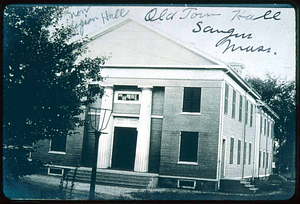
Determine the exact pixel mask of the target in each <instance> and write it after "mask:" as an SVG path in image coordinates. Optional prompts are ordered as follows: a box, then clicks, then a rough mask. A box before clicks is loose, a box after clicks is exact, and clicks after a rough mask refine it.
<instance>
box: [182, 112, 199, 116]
mask: <svg viewBox="0 0 300 204" xmlns="http://www.w3.org/2000/svg"><path fill="white" fill-rule="evenodd" d="M181 115H201V113H193V112H181Z"/></svg>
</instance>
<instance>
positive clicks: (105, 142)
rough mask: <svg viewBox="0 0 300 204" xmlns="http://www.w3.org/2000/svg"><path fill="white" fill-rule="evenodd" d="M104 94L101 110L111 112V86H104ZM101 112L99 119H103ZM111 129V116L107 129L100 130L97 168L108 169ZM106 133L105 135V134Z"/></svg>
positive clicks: (107, 114)
mask: <svg viewBox="0 0 300 204" xmlns="http://www.w3.org/2000/svg"><path fill="white" fill-rule="evenodd" d="M104 90H105V92H104V95H103V97H102V100H101V101H102V104H101V108H105V109H110V110H112V106H113V93H114V91H113V86H106V87H105V89H104ZM108 116H109V113H106V116H105V117H106V118H105V120H104V123H105V122H106V121H107V119H108V118H107V117H108ZM102 117H103V111H101V118H100V120H102V119H103V118H102ZM112 128H113V117H112V116H111V117H110V119H109V122H108V125H107V128H106V129H104V130H102V134H101V136H100V139H99V148H98V162H97V168H108V167H110V160H111V159H110V158H111V148H112ZM106 133H107V134H106Z"/></svg>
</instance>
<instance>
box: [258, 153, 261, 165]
mask: <svg viewBox="0 0 300 204" xmlns="http://www.w3.org/2000/svg"><path fill="white" fill-rule="evenodd" d="M258 167H259V168H260V167H261V150H259V156H258Z"/></svg>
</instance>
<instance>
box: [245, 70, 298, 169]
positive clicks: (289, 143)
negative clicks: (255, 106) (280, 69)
mask: <svg viewBox="0 0 300 204" xmlns="http://www.w3.org/2000/svg"><path fill="white" fill-rule="evenodd" d="M246 81H247V82H248V83H249V84H250V85H251V86H252V87H253V88H254V89H255V90H256V91H257V92H258V93H259V94H260V95H261V97H262V101H264V102H265V103H266V104H267V105H268V106H270V107H271V108H272V110H273V111H274V112H275V113H276V114H277V115H278V116H279V117H280V118H279V119H276V120H275V129H274V137H275V140H276V141H277V142H278V145H279V147H278V149H277V155H276V156H277V157H278V159H279V160H280V161H279V162H280V168H281V171H284V169H286V168H287V167H288V168H289V169H291V168H293V164H294V162H295V161H294V159H295V158H294V155H295V148H294V147H295V140H296V138H295V133H296V132H295V128H296V123H295V121H296V108H295V107H296V100H295V97H296V96H295V95H296V84H295V81H286V80H285V79H280V78H279V77H273V76H271V75H267V76H266V79H264V80H263V79H260V78H257V77H248V78H247V79H246ZM281 158H284V159H281Z"/></svg>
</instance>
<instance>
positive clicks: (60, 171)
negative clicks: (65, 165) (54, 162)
mask: <svg viewBox="0 0 300 204" xmlns="http://www.w3.org/2000/svg"><path fill="white" fill-rule="evenodd" d="M63 173H64V170H63V169H56V168H49V169H48V174H49V175H56V176H62V175H63Z"/></svg>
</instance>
